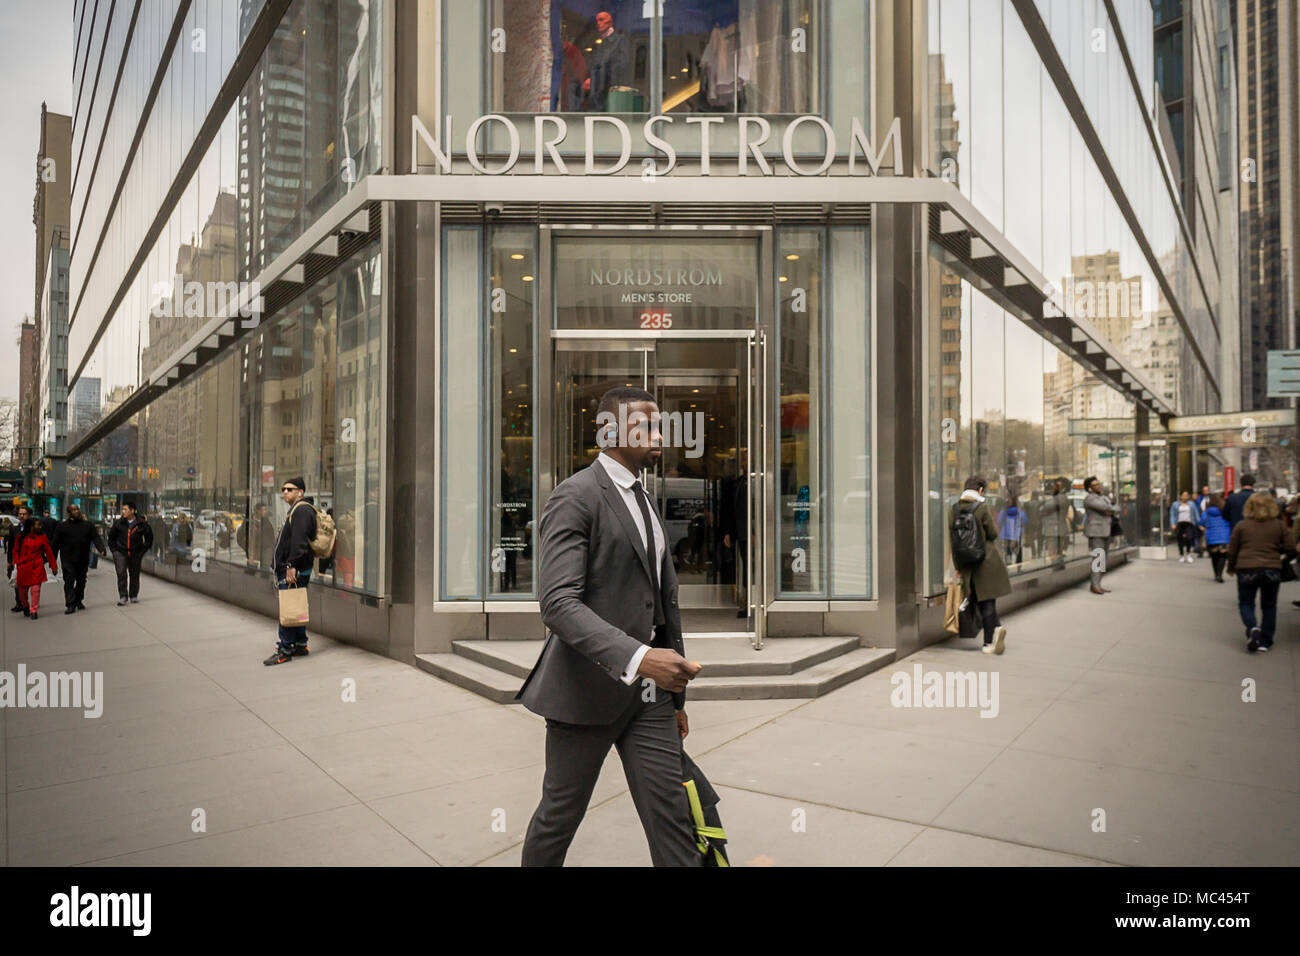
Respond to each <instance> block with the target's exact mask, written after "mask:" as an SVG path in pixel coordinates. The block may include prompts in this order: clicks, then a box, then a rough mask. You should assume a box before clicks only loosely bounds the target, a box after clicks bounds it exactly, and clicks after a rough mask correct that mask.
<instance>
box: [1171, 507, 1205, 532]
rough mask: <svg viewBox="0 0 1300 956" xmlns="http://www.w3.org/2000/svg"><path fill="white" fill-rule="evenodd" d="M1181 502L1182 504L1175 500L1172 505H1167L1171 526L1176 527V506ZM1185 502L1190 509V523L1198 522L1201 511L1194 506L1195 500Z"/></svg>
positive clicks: (1199, 521)
mask: <svg viewBox="0 0 1300 956" xmlns="http://www.w3.org/2000/svg"><path fill="white" fill-rule="evenodd" d="M1181 504H1182V502H1181V501H1175V502H1174V503H1173V504H1172V505H1170V506H1169V527H1171V528H1177V527H1178V506H1179V505H1181ZM1187 504H1188V505H1189V506H1190V507H1191V509H1192V524H1200V523H1201V512H1200V509H1198V508H1197V507H1196V502H1195V501H1191V500H1189V501H1188V502H1187Z"/></svg>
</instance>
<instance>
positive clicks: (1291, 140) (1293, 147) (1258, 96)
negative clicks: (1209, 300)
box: [1232, 0, 1300, 408]
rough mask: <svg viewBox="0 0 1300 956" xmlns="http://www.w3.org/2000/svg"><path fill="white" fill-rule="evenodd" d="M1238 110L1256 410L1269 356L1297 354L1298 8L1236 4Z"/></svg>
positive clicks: (1246, 345) (1244, 383)
mask: <svg viewBox="0 0 1300 956" xmlns="http://www.w3.org/2000/svg"><path fill="white" fill-rule="evenodd" d="M1233 7H1234V8H1235V15H1234V18H1233V24H1232V25H1233V40H1234V42H1235V44H1236V51H1237V77H1236V82H1237V91H1238V96H1239V102H1240V108H1239V111H1238V112H1239V116H1240V117H1241V119H1240V135H1239V140H1238V142H1239V149H1240V162H1241V176H1240V177H1239V178H1240V179H1241V184H1240V203H1241V211H1242V220H1243V230H1242V231H1243V243H1242V245H1243V251H1244V253H1245V256H1246V263H1247V267H1246V273H1245V275H1246V288H1245V289H1244V290H1243V299H1245V298H1246V297H1247V295H1248V298H1249V306H1248V311H1246V312H1245V313H1244V315H1243V319H1242V338H1241V353H1242V354H1241V358H1242V362H1241V368H1242V373H1241V387H1242V392H1243V394H1244V395H1245V396H1246V398H1247V404H1248V406H1249V407H1252V408H1266V407H1276V406H1279V405H1289V404H1291V403H1290V401H1289V400H1285V401H1284V400H1279V399H1269V398H1268V394H1267V393H1268V380H1267V362H1268V353H1269V351H1270V350H1275V349H1294V348H1296V344H1297V333H1296V326H1297V322H1298V321H1300V313H1298V312H1297V308H1298V307H1300V275H1298V270H1300V267H1298V266H1297V263H1296V256H1297V254H1300V141H1298V140H1297V136H1298V134H1300V60H1297V56H1298V55H1300V46H1298V45H1297V44H1298V43H1300V37H1298V35H1297V29H1298V28H1300V13H1298V12H1297V9H1296V5H1295V3H1294V0H1233Z"/></svg>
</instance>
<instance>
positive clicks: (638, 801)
mask: <svg viewBox="0 0 1300 956" xmlns="http://www.w3.org/2000/svg"><path fill="white" fill-rule="evenodd" d="M637 688H638V692H637V694H636V695H635V696H634V697H633V698H632V703H631V704H630V705H629V706H628V708H627V710H625V711H624V712H623V714H622V715H621V716H620V717H619V719H618V720H616V721H615V722H614V723H612V724H599V725H587V724H566V723H562V722H560V721H558V720H550V719H548V720H547V721H546V776H545V779H544V780H543V782H542V800H541V803H539V804H538V805H537V810H536V811H535V812H534V813H533V818H532V820H530V821H529V823H528V833H527V835H526V836H525V837H524V851H523V860H522V863H523V865H524V866H562V865H563V864H564V857H565V855H566V854H567V853H568V852H569V844H570V843H572V842H573V836H574V834H575V833H576V832H577V830H578V825H579V824H580V823H582V818H583V816H584V815H585V814H586V812H587V805H588V803H590V802H591V794H592V791H593V790H594V789H595V788H596V778H597V777H599V776H600V768H601V765H602V764H603V763H604V762H605V756H606V754H608V753H609V748H610V745H611V744H612V745H613V746H615V747H617V748H618V755H619V758H620V759H621V760H622V761H623V773H624V774H625V775H626V776H627V784H628V788H629V789H630V790H631V793H632V802H633V804H634V805H635V806H636V812H637V814H638V815H639V816H640V817H641V826H642V827H643V828H644V829H645V835H646V840H647V841H648V842H649V844H650V859H651V861H652V862H653V863H654V865H655V866H702V865H703V858H702V857H701V856H700V851H699V850H698V849H697V848H696V845H695V834H694V831H693V830H692V828H691V825H690V808H689V806H688V805H687V801H686V789H685V788H684V787H683V786H682V779H683V778H682V741H681V737H680V736H679V734H678V733H677V721H676V718H675V716H674V713H675V709H674V707H673V700H672V695H671V694H667V693H664V692H663V691H660V690H658V688H655V689H654V690H655V697H654V699H653V700H652V701H649V702H647V701H644V700H642V696H643V692H642V685H641V684H640V683H638V685H637Z"/></svg>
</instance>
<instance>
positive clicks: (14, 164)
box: [0, 0, 73, 398]
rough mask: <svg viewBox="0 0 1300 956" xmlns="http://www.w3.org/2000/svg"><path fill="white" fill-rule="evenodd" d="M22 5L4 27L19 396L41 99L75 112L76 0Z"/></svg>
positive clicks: (7, 299)
mask: <svg viewBox="0 0 1300 956" xmlns="http://www.w3.org/2000/svg"><path fill="white" fill-rule="evenodd" d="M18 6H19V4H14V5H13V6H12V7H10V8H8V9H6V11H5V12H6V13H8V14H10V15H9V16H7V17H5V25H4V29H3V30H0V77H3V80H4V84H3V95H0V130H3V131H4V143H3V145H0V289H3V290H4V294H3V296H0V398H17V397H18V334H19V333H18V328H19V326H20V325H21V324H22V321H23V316H25V315H30V314H31V311H32V303H33V301H34V300H35V298H36V289H35V285H36V227H35V226H33V225H32V198H33V196H35V194H36V149H37V147H38V146H39V145H40V134H41V102H42V101H44V102H45V104H46V106H47V107H48V108H49V110H50V111H51V112H53V113H67V114H69V115H71V113H72V57H73V53H72V0H22V2H21V6H22V15H21V16H16V15H14V14H16V13H17V10H16V8H17V7H18ZM70 172H71V171H70V170H69V173H70ZM59 174H60V175H62V174H63V170H59Z"/></svg>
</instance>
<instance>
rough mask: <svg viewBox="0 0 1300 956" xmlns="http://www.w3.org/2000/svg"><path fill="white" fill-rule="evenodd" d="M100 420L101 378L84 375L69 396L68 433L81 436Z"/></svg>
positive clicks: (75, 436) (72, 435)
mask: <svg viewBox="0 0 1300 956" xmlns="http://www.w3.org/2000/svg"><path fill="white" fill-rule="evenodd" d="M97 421H99V379H97V378H91V377H90V376H88V375H83V376H82V377H81V378H79V379H78V380H77V384H76V385H75V386H73V388H72V393H71V395H70V396H69V398H68V435H69V437H70V438H73V439H75V438H78V437H80V436H81V435H82V434H83V433H84V432H85V431H86V429H87V428H89V427H90V426H91V425H93V424H95V422H97Z"/></svg>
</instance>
